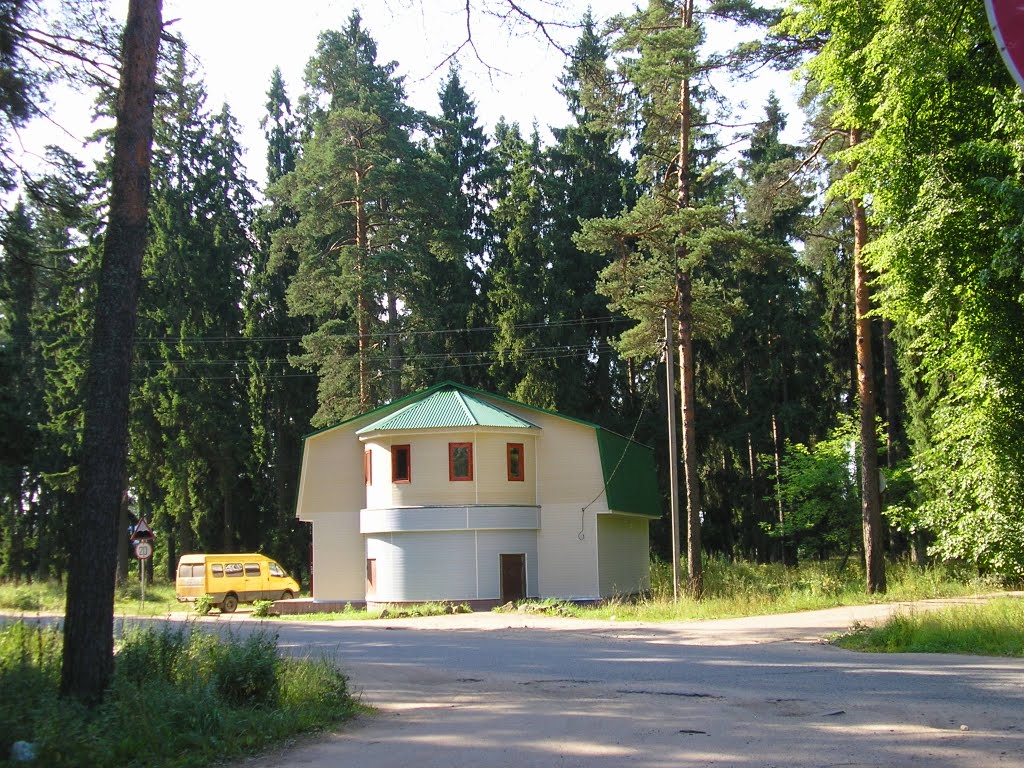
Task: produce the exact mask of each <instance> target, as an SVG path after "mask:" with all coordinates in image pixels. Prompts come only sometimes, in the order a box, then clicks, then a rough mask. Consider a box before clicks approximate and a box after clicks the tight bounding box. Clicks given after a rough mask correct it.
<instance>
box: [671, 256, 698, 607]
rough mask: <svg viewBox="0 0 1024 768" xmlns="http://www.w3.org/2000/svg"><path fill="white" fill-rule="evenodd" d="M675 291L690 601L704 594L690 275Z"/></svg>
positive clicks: (682, 276)
mask: <svg viewBox="0 0 1024 768" xmlns="http://www.w3.org/2000/svg"><path fill="white" fill-rule="evenodd" d="M676 285H677V289H678V291H679V325H678V332H679V387H680V389H681V390H682V408H683V479H684V483H685V485H686V568H687V578H688V582H687V590H688V591H689V593H690V597H693V598H697V599H699V598H700V597H701V596H702V595H703V594H704V573H703V568H702V564H701V541H700V479H699V477H698V476H697V426H696V410H697V408H696V398H695V397H694V365H693V295H692V293H691V290H690V273H689V272H688V271H685V272H680V273H679V276H678V282H677V284H676Z"/></svg>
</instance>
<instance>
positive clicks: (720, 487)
mask: <svg viewBox="0 0 1024 768" xmlns="http://www.w3.org/2000/svg"><path fill="white" fill-rule="evenodd" d="M78 5H84V4H78ZM50 12H51V13H52V12H54V11H52V10H51V11H50ZM45 13H46V12H45V11H44V10H43V9H41V8H36V7H35V6H34V4H33V3H31V2H28V1H27V0H2V1H0V69H2V74H3V77H0V110H2V116H0V117H2V120H0V128H2V129H3V131H4V136H5V139H4V141H5V143H4V146H3V154H2V155H0V164H2V168H3V173H2V178H0V181H2V183H3V185H4V186H5V188H6V189H7V195H6V196H5V197H4V201H5V202H4V210H3V212H2V222H0V245H2V252H0V578H4V579H41V578H57V579H61V578H63V577H64V576H65V574H66V573H67V569H68V560H69V549H70V548H71V547H72V546H73V545H74V543H73V541H71V540H70V537H69V536H68V531H69V530H72V527H71V524H72V520H73V519H74V516H75V514H76V510H75V506H74V488H75V483H76V478H77V473H78V467H79V466H80V463H81V443H82V432H83V413H84V410H85V407H86V403H85V398H84V394H83V393H84V382H85V377H86V375H87V371H88V364H87V353H88V346H89V339H90V335H91V333H92V329H93V325H94V319H95V316H96V299H97V276H98V269H99V263H100V256H101V252H102V246H103V242H104V238H105V237H106V235H107V229H108V227H107V224H108V221H107V214H108V210H109V208H108V200H109V190H110V185H111V173H110V169H111V162H110V151H111V150H110V142H111V134H110V132H109V131H104V130H100V131H98V132H97V134H96V135H95V136H94V137H93V138H92V146H91V147H90V148H89V150H90V151H89V152H88V153H87V152H85V151H83V153H82V154H81V156H77V157H76V156H75V155H74V154H72V153H69V152H67V151H63V150H57V149H54V150H53V151H51V153H50V155H49V158H48V160H49V163H48V164H47V166H46V168H45V171H43V172H34V173H29V172H28V171H26V170H25V169H22V168H21V167H20V166H19V165H18V164H17V161H16V159H15V155H14V153H13V152H12V151H11V136H12V134H13V132H14V131H15V130H17V129H18V128H19V127H20V126H22V125H24V124H25V122H26V121H27V120H28V119H29V118H30V117H32V116H33V115H34V114H36V113H37V112H38V111H39V110H41V109H43V107H42V106H40V105H41V104H42V101H41V98H42V97H41V94H42V93H43V91H44V90H45V88H46V86H47V85H48V83H49V82H50V81H52V80H55V79H59V78H61V77H65V76H67V73H66V72H65V69H67V68H66V67H62V66H58V65H57V64H55V63H53V62H54V61H59V60H60V56H61V55H62V52H61V51H59V50H54V49H52V48H51V49H48V56H38V55H36V53H37V48H36V47H37V46H39V45H40V43H39V39H40V38H39V37H38V35H36V36H33V35H30V34H28V32H26V30H29V29H30V27H31V25H30V24H28V23H27V22H26V21H25V20H26V19H27V18H29V17H30V16H31V14H36V15H37V16H38V17H39V18H37V19H36V21H37V22H39V23H41V22H42V21H43V20H44V19H43V17H44V16H45ZM65 22H66V23H70V22H67V20H65ZM712 26H713V28H714V29H715V30H716V34H715V35H714V37H713V39H712V37H710V36H709V35H708V34H707V30H708V29H709V28H711V27H712ZM732 27H737V28H738V27H743V28H744V29H746V30H747V35H748V37H750V36H752V37H753V39H755V42H754V43H745V44H742V45H739V46H736V47H733V48H726V47H720V46H719V47H716V45H717V44H718V43H719V42H720V41H723V40H730V39H734V35H732V34H731V32H730V31H729V30H730V29H731V28H732ZM104 30H106V31H104ZM722 30H725V31H724V32H723V31H722ZM751 30H753V34H752V35H750V31H751ZM92 31H93V34H94V35H96V36H97V37H96V40H97V42H96V45H97V47H100V46H101V44H102V39H101V38H103V36H104V35H109V36H110V37H111V39H116V37H117V30H116V29H109V28H106V27H96V28H94V29H93V30H92ZM385 33H386V30H370V29H367V28H366V26H365V25H364V24H363V22H362V20H361V19H360V17H359V15H358V14H357V13H353V14H352V15H351V16H350V17H349V18H348V20H347V22H346V23H345V24H344V26H342V27H341V28H339V29H336V30H327V31H324V32H323V33H322V34H321V35H320V37H319V41H318V44H317V46H316V49H315V50H313V51H310V57H309V61H308V64H307V67H306V70H305V78H304V87H303V89H302V91H301V93H289V91H288V88H287V86H286V83H285V82H284V79H283V77H282V76H281V73H280V71H279V70H278V71H276V72H275V74H274V76H273V78H272V79H271V81H270V82H269V83H268V84H267V91H266V110H265V116H264V119H263V122H262V127H263V130H264V134H265V137H266V148H267V151H266V171H265V173H266V179H267V183H266V185H265V188H262V189H260V188H257V185H256V184H255V183H254V182H253V181H252V180H251V179H250V178H249V177H248V176H247V172H246V169H245V167H244V165H243V163H242V147H241V146H240V144H239V128H238V125H237V123H236V121H235V120H234V118H233V116H232V113H231V110H230V108H229V106H228V105H226V104H225V105H223V106H212V105H210V104H208V103H207V101H208V100H207V94H206V90H205V86H204V83H203V81H202V78H201V76H200V75H199V74H198V67H197V64H196V61H195V59H194V57H193V56H192V55H191V54H190V53H189V51H188V49H187V46H186V45H185V43H184V42H183V41H182V40H180V39H173V38H170V37H169V34H170V33H169V32H165V40H164V43H163V44H162V45H161V46H160V51H161V59H160V62H159V69H158V83H157V96H156V110H155V119H154V144H153V160H152V166H151V168H152V185H151V189H150V202H149V236H148V245H147V249H146V253H145V258H144V261H143V267H142V269H143V280H142V286H141V291H140V295H139V299H138V301H139V308H138V324H137V330H136V340H135V345H134V353H133V354H134V357H133V363H132V370H131V390H130V391H131V396H130V406H129V413H130V415H129V422H128V430H129V453H128V466H127V470H126V472H125V476H124V478H123V489H124V492H123V502H122V512H121V523H120V526H119V529H120V530H123V531H125V536H123V537H122V539H123V540H122V542H121V551H120V553H119V576H120V578H125V577H126V576H127V574H128V572H129V566H130V564H131V563H133V562H134V561H133V560H132V559H131V558H130V551H129V542H128V536H127V531H128V529H129V526H130V525H132V524H133V522H134V521H135V520H137V519H138V518H139V517H140V516H144V517H145V518H146V520H147V521H149V523H150V524H151V526H152V527H153V528H154V529H155V531H156V535H157V546H156V556H155V558H154V561H153V562H154V565H153V567H154V568H155V569H156V571H157V573H162V574H168V573H169V572H170V571H173V567H174V563H175V562H176V560H177V557H178V556H179V555H180V554H182V553H185V552H194V551H262V552H266V553H268V554H270V555H272V556H273V557H275V558H276V559H278V560H279V561H281V562H282V563H283V564H285V565H286V566H287V567H288V568H289V569H291V570H292V571H293V572H294V573H297V574H299V575H300V576H303V577H308V568H309V539H310V534H309V531H308V530H307V529H306V528H305V527H304V525H302V524H300V523H298V522H297V521H296V520H295V518H294V501H295V495H296V486H297V482H298V477H299V463H300V460H301V451H302V435H304V434H306V433H308V432H310V431H312V430H313V429H316V428H320V427H323V426H326V425H329V424H332V423H335V422H337V421H339V420H342V419H345V418H348V417H351V416H353V415H355V414H358V413H361V412H363V411H366V410H369V409H371V408H373V407H376V406H378V405H381V404H383V403H386V402H389V401H391V400H394V399H396V398H399V397H402V396H404V395H406V394H409V393H410V392H414V391H416V390H418V389H421V388H423V387H426V386H429V385H431V384H434V383H437V382H439V381H443V380H453V381H457V382H460V383H464V384H467V385H470V386H473V387H477V388H480V389H483V390H487V391H491V392H494V393H497V394H500V395H503V396H507V397H510V398H512V399H515V400H519V401H522V402H525V403H528V404H531V405H534V406H538V407H541V408H545V409H551V410H555V411H559V412H562V413H565V414H567V415H571V416H575V417H579V418H583V419H586V420H589V421H593V422H596V423H599V424H601V425H603V426H607V427H609V428H611V429H614V430H616V431H618V432H619V433H621V434H623V435H625V436H631V437H633V438H634V439H636V440H639V441H640V442H643V443H646V444H649V445H651V446H653V447H654V448H655V450H656V452H657V457H658V465H659V467H660V471H661V474H662V478H661V479H662V481H663V484H664V485H663V488H664V493H665V499H666V502H665V510H666V512H665V517H664V520H663V521H661V522H660V523H659V524H657V525H655V526H654V527H653V529H652V530H653V534H652V542H651V546H652V552H653V553H654V554H656V555H657V556H660V557H662V558H665V557H668V555H669V553H670V552H671V541H670V528H669V511H668V506H669V505H668V467H669V465H670V463H671V462H673V461H675V462H678V466H679V468H680V473H681V477H682V478H683V485H684V487H683V495H682V501H681V502H680V507H681V508H682V510H683V520H684V522H685V523H687V525H688V528H689V530H688V531H685V532H684V538H685V536H686V535H689V536H690V537H691V538H690V541H691V545H692V544H693V542H694V539H693V538H692V537H693V535H696V539H695V542H696V544H695V546H696V550H697V552H696V554H697V559H696V562H695V561H694V559H693V557H692V554H693V553H691V559H690V563H689V566H690V567H689V570H690V572H691V576H692V575H693V572H694V570H695V568H696V569H697V570H699V562H700V558H699V555H700V553H701V552H703V554H704V556H711V555H715V556H724V557H729V558H744V559H750V560H754V561H759V562H768V561H784V562H791V563H792V562H797V561H798V560H800V559H807V558H837V559H839V560H840V561H841V562H847V561H849V562H850V563H851V564H854V563H856V562H861V563H864V562H865V559H866V563H867V569H868V588H869V589H871V590H872V591H874V590H884V588H885V581H884V570H879V571H877V572H875V573H872V569H873V568H879V569H881V568H883V567H884V566H882V565H881V563H882V555H883V554H884V556H885V557H906V558H912V559H914V560H915V561H918V562H924V561H925V560H926V559H927V558H938V559H942V560H955V561H960V562H963V563H965V564H968V565H970V566H972V567H975V568H977V569H979V570H981V571H984V572H990V573H994V574H1000V575H1003V576H1005V577H1008V578H1013V579H1019V578H1020V577H1021V576H1022V575H1024V355H1022V354H1021V348H1022V347H1021V345H1022V343H1024V251H1022V245H1021V244H1022V242H1024V177H1022V165H1024V111H1022V108H1024V95H1022V94H1021V92H1020V90H1019V89H1018V87H1017V86H1016V84H1015V83H1014V81H1013V79H1012V77H1011V75H1010V74H1009V72H1008V71H1007V70H1006V68H1005V67H1004V65H1003V62H1002V60H1001V58H1000V55H999V52H998V49H997V47H996V44H995V42H994V40H993V38H992V33H991V31H990V28H989V24H988V19H987V17H986V12H985V6H984V3H983V1H982V0H958V1H957V2H950V1H949V0H918V1H917V2H914V3H906V2H904V1H903V0H857V1H856V2H851V1H850V0H796V2H794V3H793V4H792V5H791V6H790V7H789V8H787V9H785V10H764V9H761V8H758V7H756V6H754V5H752V4H750V3H748V2H745V1H743V0H738V1H736V2H718V1H717V0H715V1H713V2H707V1H706V0H649V2H648V3H647V4H646V7H645V8H644V9H643V10H638V11H635V12H633V13H631V14H629V15H624V16H622V17H618V18H614V19H611V20H595V19H593V18H591V17H590V16H589V15H588V16H586V17H585V18H583V19H582V20H581V21H580V25H579V28H578V37H577V38H576V40H575V43H574V44H573V46H572V48H571V50H569V51H567V55H566V58H565V67H564V70H563V72H562V75H561V77H560V78H559V81H558V84H557V87H558V91H559V93H560V94H561V95H562V96H563V97H564V99H565V104H566V106H567V108H568V113H569V114H570V115H571V118H570V119H569V120H568V121H567V123H566V124H565V125H562V126H553V127H552V137H553V138H552V139H551V140H550V141H547V142H545V141H542V139H541V136H540V131H539V130H538V128H537V127H536V126H520V125H517V124H515V123H507V122H504V121H501V122H499V123H498V124H497V125H496V126H495V127H494V129H493V132H490V133H489V132H488V131H487V130H485V129H484V127H482V125H481V122H480V120H479V118H478V116H477V113H476V105H475V103H474V98H473V94H472V93H470V92H469V91H468V90H467V87H466V85H465V83H464V82H463V79H462V77H461V76H460V70H459V67H458V66H457V65H456V64H454V63H453V64H452V65H451V66H450V68H449V69H448V72H447V76H446V78H445V80H444V83H443V86H442V87H441V89H440V91H439V93H438V94H437V106H436V109H435V110H433V111H432V112H430V113H424V112H421V111H419V110H417V109H414V108H413V107H412V106H410V104H409V102H408V99H407V96H406V92H405V86H404V84H403V80H402V78H401V77H399V76H398V75H397V74H396V72H397V69H398V67H397V64H396V63H394V62H386V61H381V60H379V57H378V54H377V48H376V42H375V39H374V34H385ZM53 39H55V40H56V39H59V36H55V37H54V38H53ZM47 61H49V62H51V63H50V64H49V65H46V62H47ZM40 62H42V63H40ZM764 67H775V68H778V69H781V70H792V71H794V72H796V73H797V74H798V76H799V77H801V78H802V81H803V83H804V108H805V110H806V120H807V128H806V132H805V135H806V140H805V142H803V143H800V144H790V143H786V142H785V141H783V139H782V136H783V134H784V131H785V128H786V125H787V121H791V120H800V121H802V120H804V119H805V116H804V115H787V114H784V112H783V110H782V107H781V105H780V101H779V100H778V99H777V98H776V97H775V96H774V95H773V94H770V93H762V92H758V91H757V90H755V89H754V88H753V87H751V88H749V89H747V91H746V92H745V94H744V98H746V99H747V100H748V101H757V100H761V101H762V103H761V104H760V105H759V107H758V119H757V121H756V123H754V124H752V125H750V126H749V128H748V130H747V131H746V133H745V134H744V137H743V140H742V141H741V142H740V143H739V144H738V145H737V144H735V143H732V142H731V141H730V140H729V139H728V138H727V133H726V131H725V127H724V126H725V124H726V123H728V122H729V115H730V114H731V113H732V111H733V107H734V105H731V104H729V103H726V102H725V101H724V100H723V96H722V93H721V92H720V91H719V90H718V89H717V88H716V87H715V82H716V81H715V78H716V77H718V76H720V75H721V73H724V72H728V73H729V74H730V75H731V76H733V77H737V78H740V82H741V83H742V82H743V80H742V78H743V77H745V76H747V75H749V73H751V72H754V71H757V70H758V69H759V68H764ZM100 69H101V68H100ZM86 80H88V81H89V83H88V84H89V86H90V87H95V88H96V91H95V92H96V101H95V105H96V106H95V109H96V114H97V116H98V117H102V116H103V115H109V114H111V113H112V111H113V99H114V94H113V90H112V89H111V88H110V87H103V78H102V77H99V76H96V77H93V78H82V82H85V81H86ZM97 83H98V85H97ZM740 90H741V91H742V90H743V88H742V86H741V87H740ZM102 124H103V122H102V120H101V121H100V122H98V123H97V125H102ZM97 150H98V156H99V157H101V159H100V160H99V161H98V162H94V161H92V160H86V158H87V157H91V156H95V155H97ZM666 317H667V318H668V319H669V322H668V324H666ZM666 327H668V328H669V330H670V331H671V337H672V338H671V339H667V338H666V332H665V329H666ZM671 360H675V361H677V364H678V371H677V377H676V384H677V386H679V387H680V390H679V392H677V393H676V400H677V402H679V403H681V404H682V408H681V409H680V411H679V412H677V413H676V414H674V416H675V417H676V418H678V419H679V425H680V427H681V430H680V436H681V440H680V446H679V449H678V450H677V451H676V452H675V455H670V453H669V448H668V440H667V437H668V427H667V419H666V414H667V413H668V410H667V409H668V406H667V401H668V397H667V395H668V392H667V385H666V383H665V381H666V377H665V373H666V372H665V365H666V361H671ZM684 546H685V541H684ZM133 567H137V566H133ZM691 586H692V585H691Z"/></svg>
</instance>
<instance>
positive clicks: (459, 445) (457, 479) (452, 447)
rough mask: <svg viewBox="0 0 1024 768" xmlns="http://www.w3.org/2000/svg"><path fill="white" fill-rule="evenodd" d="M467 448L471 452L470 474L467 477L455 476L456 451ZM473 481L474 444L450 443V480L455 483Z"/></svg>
mask: <svg viewBox="0 0 1024 768" xmlns="http://www.w3.org/2000/svg"><path fill="white" fill-rule="evenodd" d="M456 448H466V449H467V450H468V451H469V474H468V475H467V476H466V477H456V476H455V449H456ZM472 479H473V444H472V443H448V480H449V481H451V482H453V483H460V482H463V481H471V480H472Z"/></svg>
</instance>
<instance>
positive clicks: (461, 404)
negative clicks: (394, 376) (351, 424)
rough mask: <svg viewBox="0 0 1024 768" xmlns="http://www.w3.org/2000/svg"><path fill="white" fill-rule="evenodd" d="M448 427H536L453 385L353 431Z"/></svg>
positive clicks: (357, 432)
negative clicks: (454, 387)
mask: <svg viewBox="0 0 1024 768" xmlns="http://www.w3.org/2000/svg"><path fill="white" fill-rule="evenodd" d="M451 427H504V428H511V429H536V428H537V427H535V426H534V425H533V424H531V423H530V422H528V421H525V420H524V419H521V418H519V417H518V416H515V415H514V414H511V413H509V412H508V411H505V410H502V409H501V408H498V407H496V406H494V405H491V404H490V403H486V402H484V401H483V400H479V399H477V398H476V397H474V396H472V395H471V394H469V393H467V392H462V391H459V390H457V389H453V388H445V389H440V390H438V391H437V392H434V393H432V394H430V395H427V396H426V397H425V398H423V399H422V400H417V401H416V402H413V403H410V404H409V405H407V406H405V407H404V408H401V409H399V410H397V411H395V412H394V413H390V414H388V415H387V416H385V417H383V418H381V419H378V420H377V421H375V422H373V423H372V424H367V425H366V426H365V427H362V428H360V429H358V430H356V434H358V435H362V434H365V433H367V432H381V431H385V430H407V429H435V428H451Z"/></svg>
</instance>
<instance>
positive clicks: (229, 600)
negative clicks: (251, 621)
mask: <svg viewBox="0 0 1024 768" xmlns="http://www.w3.org/2000/svg"><path fill="white" fill-rule="evenodd" d="M237 607H238V595H236V594H235V593H234V592H228V593H227V594H226V595H224V600H223V601H221V604H220V612H221V613H234V612H235V608H237Z"/></svg>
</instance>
